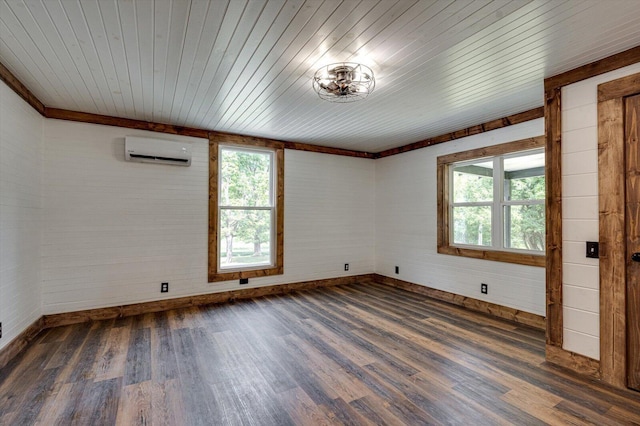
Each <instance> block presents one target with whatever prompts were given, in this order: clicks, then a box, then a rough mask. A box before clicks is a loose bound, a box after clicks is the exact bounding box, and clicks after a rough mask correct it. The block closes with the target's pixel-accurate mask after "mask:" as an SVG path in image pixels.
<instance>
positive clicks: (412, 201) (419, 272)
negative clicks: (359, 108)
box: [375, 119, 545, 315]
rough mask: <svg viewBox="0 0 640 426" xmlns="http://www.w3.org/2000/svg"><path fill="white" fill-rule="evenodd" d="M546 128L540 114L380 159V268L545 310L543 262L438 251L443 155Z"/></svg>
mask: <svg viewBox="0 0 640 426" xmlns="http://www.w3.org/2000/svg"><path fill="white" fill-rule="evenodd" d="M543 134H544V120H543V119H538V120H534V121H530V122H527V123H522V124H518V125H514V126H509V127H506V128H503V129H499V130H494V131H491V132H487V133H482V134H479V135H475V136H469V137H466V138H463V139H458V140H455V141H453V142H447V143H444V144H440V145H435V146H433V147H429V148H424V149H420V150H416V151H411V152H408V153H405V154H400V155H395V156H391V157H386V158H383V159H380V160H376V161H375V165H376V272H377V273H378V274H381V275H385V276H388V277H393V278H398V279H401V280H405V281H410V282H413V283H416V284H421V285H425V286H428V287H431V288H435V289H439V290H444V291H448V292H451V293H456V294H461V295H464V296H468V297H473V298H476V299H480V300H486V301H488V302H492V303H497V304H499V305H504V306H509V307H512V308H515V309H520V310H523V311H526V312H531V313H534V314H538V315H545V270H544V268H537V267H531V266H522V265H515V264H511V263H503V262H491V261H486V260H478V259H470V258H466V257H459V256H449V255H444V254H438V253H437V236H436V227H437V209H436V203H437V193H436V182H437V177H436V158H437V157H438V156H440V155H444V154H450V153H454V152H459V151H466V150H469V149H474V148H479V147H483V146H489V145H496V144H500V143H504V142H510V141H514V140H518V139H524V138H527V137H533V136H540V135H543ZM395 265H398V266H399V267H400V273H399V274H395V272H394V266H395ZM480 283H487V284H489V294H488V295H484V294H481V293H480Z"/></svg>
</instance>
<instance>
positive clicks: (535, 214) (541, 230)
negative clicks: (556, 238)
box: [504, 204, 545, 251]
mask: <svg viewBox="0 0 640 426" xmlns="http://www.w3.org/2000/svg"><path fill="white" fill-rule="evenodd" d="M504 209H505V211H504V228H505V233H504V235H505V242H504V245H505V247H506V248H512V249H523V250H536V251H544V250H545V220H544V215H545V211H544V204H530V205H523V206H505V207H504Z"/></svg>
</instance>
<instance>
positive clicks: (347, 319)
mask: <svg viewBox="0 0 640 426" xmlns="http://www.w3.org/2000/svg"><path fill="white" fill-rule="evenodd" d="M544 351H545V336H544V334H543V332H542V331H539V330H536V329H533V328H530V327H527V326H525V325H520V324H516V323H513V322H508V321H502V320H500V319H496V318H494V317H490V316H487V315H484V314H480V313H474V312H471V311H468V310H465V309H463V308H460V307H458V306H454V305H451V304H447V303H444V302H440V301H436V300H432V299H429V298H428V297H426V296H423V295H419V294H415V293H411V292H407V291H404V290H401V289H396V288H392V287H388V286H385V285H381V284H378V283H375V282H372V281H363V282H361V283H358V284H352V285H344V286H336V287H328V288H321V289H313V290H307V291H301V292H297V293H291V294H287V295H278V296H271V297H264V298H257V299H248V300H242V301H238V302H237V303H229V304H219V305H210V306H201V307H189V308H185V309H180V310H172V311H166V312H155V313H148V314H144V315H140V316H136V317H128V318H118V319H112V320H105V321H96V322H92V323H83V324H75V325H69V326H63V327H58V328H54V329H49V330H45V331H43V332H42V333H41V334H40V335H39V336H37V337H36V338H35V339H34V340H33V341H32V342H31V343H30V344H29V346H27V348H26V349H25V350H24V351H23V352H22V353H21V354H20V355H18V356H17V357H15V358H14V359H13V360H12V361H11V362H9V363H8V364H7V365H6V366H5V367H4V368H2V369H0V425H2V426H4V425H7V426H14V425H16V426H23V425H33V424H37V425H180V426H181V425H188V426H190V425H212V424H215V425H295V424H301V425H322V424H327V425H333V424H345V425H369V424H370V425H383V424H389V425H401V424H407V425H419V424H420V425H422V424H434V425H441V424H442V425H444V424H447V425H513V424H516V425H545V424H551V425H633V424H636V425H637V424H640V393H637V392H633V391H630V390H624V389H618V388H613V387H611V386H608V385H605V384H602V383H600V382H598V381H597V380H595V379H592V378H586V377H582V376H577V375H575V374H573V373H572V372H570V371H568V370H564V369H562V368H559V367H556V366H553V365H551V364H547V363H546V362H545V357H544Z"/></svg>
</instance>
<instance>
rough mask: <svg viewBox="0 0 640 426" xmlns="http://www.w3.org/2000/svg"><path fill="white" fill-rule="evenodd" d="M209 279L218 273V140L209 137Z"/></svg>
mask: <svg viewBox="0 0 640 426" xmlns="http://www.w3.org/2000/svg"><path fill="white" fill-rule="evenodd" d="M208 241H209V243H208V247H207V252H208V254H207V258H208V262H207V279H208V281H209V282H212V279H213V278H215V276H216V275H217V274H218V255H217V253H218V142H216V141H215V139H214V138H213V137H210V139H209V239H208Z"/></svg>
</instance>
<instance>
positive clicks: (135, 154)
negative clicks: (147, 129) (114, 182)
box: [124, 136, 191, 166]
mask: <svg viewBox="0 0 640 426" xmlns="http://www.w3.org/2000/svg"><path fill="white" fill-rule="evenodd" d="M124 151H125V160H127V161H136V162H139V163H156V164H169V165H174V166H189V165H191V145H190V144H188V143H181V142H176V141H168V140H163V139H151V138H141V137H137V136H127V137H126V138H125V142H124Z"/></svg>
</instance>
